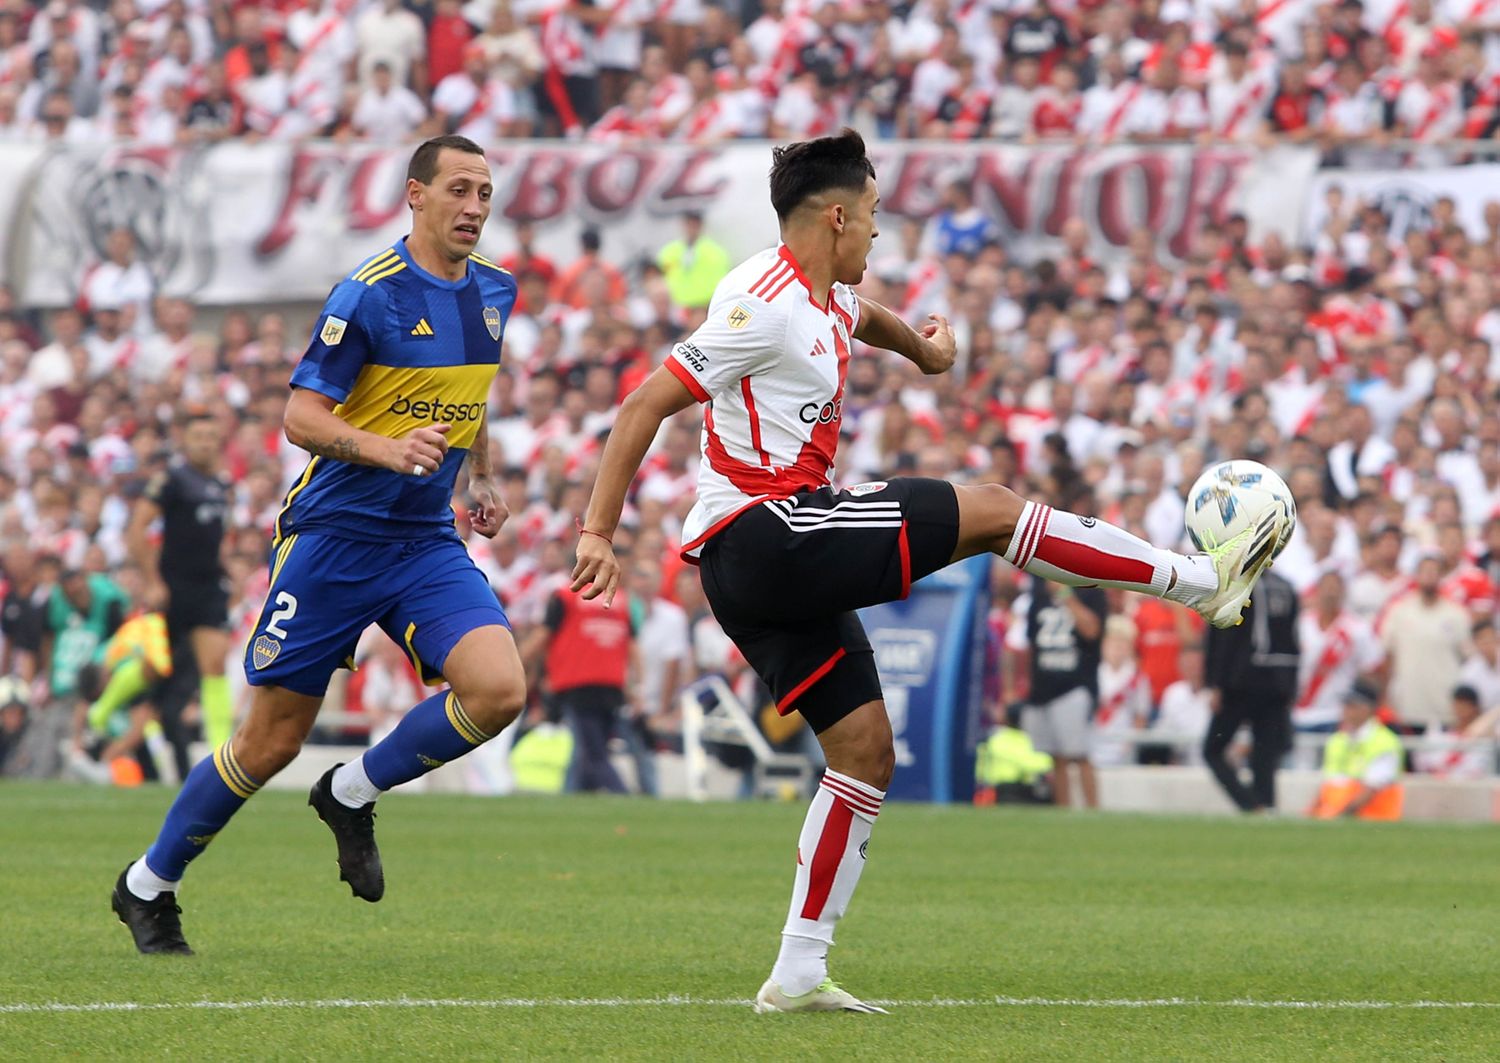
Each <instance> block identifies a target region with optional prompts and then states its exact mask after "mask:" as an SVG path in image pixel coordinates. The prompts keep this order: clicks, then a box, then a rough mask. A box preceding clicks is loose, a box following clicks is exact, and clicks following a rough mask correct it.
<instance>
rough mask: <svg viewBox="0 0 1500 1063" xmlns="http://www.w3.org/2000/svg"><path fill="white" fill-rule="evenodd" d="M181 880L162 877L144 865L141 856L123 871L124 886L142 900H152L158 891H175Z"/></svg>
mask: <svg viewBox="0 0 1500 1063" xmlns="http://www.w3.org/2000/svg"><path fill="white" fill-rule="evenodd" d="M181 884H182V883H181V881H180V880H179V881H178V882H173V881H172V880H170V879H165V878H162V877H161V876H160V875H158V874H157V873H156V872H155V871H152V870H151V869H150V868H149V867H147V866H146V858H145V857H144V856H143V857H141V858H140V859H139V860H137V861H136V862H135V863H133V864H131V865H130V870H129V871H127V872H125V888H126V889H128V890H129V891H130V892H131V893H133V894H135V895H136V896H137V897H139V898H140V899H141V900H143V901H154V900H156V896H157V894H159V893H176V892H177V889H178V887H179V886H180V885H181Z"/></svg>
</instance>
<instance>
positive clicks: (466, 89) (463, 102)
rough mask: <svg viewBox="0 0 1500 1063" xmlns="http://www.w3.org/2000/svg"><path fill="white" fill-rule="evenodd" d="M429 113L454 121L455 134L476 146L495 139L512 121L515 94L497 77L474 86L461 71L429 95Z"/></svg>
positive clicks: (470, 78)
mask: <svg viewBox="0 0 1500 1063" xmlns="http://www.w3.org/2000/svg"><path fill="white" fill-rule="evenodd" d="M432 109H433V110H434V111H441V112H442V113H443V114H445V115H449V116H452V117H454V118H457V119H458V127H457V129H456V130H455V132H457V133H459V134H460V135H462V136H466V137H468V138H469V139H470V140H473V141H476V142H478V143H480V144H488V143H490V142H491V141H494V140H496V139H498V138H499V136H500V134H501V132H502V131H503V129H504V126H505V124H506V123H507V122H513V121H515V118H516V110H517V107H516V92H515V89H513V88H511V87H510V86H509V85H508V84H506V83H505V82H504V81H502V80H500V79H499V78H498V77H489V78H486V79H485V82H484V84H483V85H476V84H475V83H474V79H473V78H472V77H470V76H469V75H468V73H466V72H465V71H462V70H460V71H458V72H457V73H453V74H449V75H448V76H447V77H445V78H443V80H442V81H439V82H438V84H437V88H436V89H434V90H433V93H432Z"/></svg>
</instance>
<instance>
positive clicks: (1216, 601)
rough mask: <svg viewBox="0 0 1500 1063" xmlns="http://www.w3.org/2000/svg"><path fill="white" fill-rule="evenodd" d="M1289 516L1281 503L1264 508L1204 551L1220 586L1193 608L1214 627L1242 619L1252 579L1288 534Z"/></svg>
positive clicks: (1269, 561) (1275, 552)
mask: <svg viewBox="0 0 1500 1063" xmlns="http://www.w3.org/2000/svg"><path fill="white" fill-rule="evenodd" d="M1289 524H1290V515H1289V514H1288V513H1287V511H1286V507H1285V506H1282V505H1280V504H1278V505H1274V506H1268V507H1266V511H1265V513H1264V514H1262V515H1261V518H1260V520H1259V521H1257V522H1256V523H1255V524H1253V525H1251V526H1250V527H1248V528H1246V529H1245V530H1244V531H1242V532H1240V533H1239V534H1238V535H1236V536H1235V537H1234V538H1232V539H1230V540H1229V541H1228V542H1226V543H1224V544H1223V545H1222V546H1216V547H1214V548H1213V549H1211V550H1207V551H1205V553H1207V555H1208V559H1209V560H1210V561H1212V562H1213V566H1214V571H1215V572H1217V573H1218V576H1219V589H1218V591H1217V592H1216V593H1214V594H1211V595H1209V596H1208V597H1207V598H1205V599H1203V600H1202V601H1201V602H1199V603H1198V604H1197V605H1195V606H1194V607H1193V608H1194V609H1196V610H1197V611H1198V612H1199V613H1201V614H1203V618H1204V619H1205V620H1207V621H1208V622H1209V623H1210V624H1212V625H1213V626H1214V627H1235V626H1236V625H1238V624H1241V623H1243V622H1244V619H1245V616H1244V613H1245V607H1246V606H1247V605H1249V604H1250V592H1251V591H1252V590H1254V589H1255V581H1256V580H1258V579H1260V574H1261V573H1262V572H1264V571H1265V570H1266V569H1267V568H1268V567H1269V566H1270V564H1271V560H1272V559H1273V558H1274V557H1275V556H1276V554H1277V552H1278V548H1279V547H1280V546H1281V545H1282V540H1283V539H1284V538H1286V536H1287V533H1288V530H1289V529H1288V525H1289Z"/></svg>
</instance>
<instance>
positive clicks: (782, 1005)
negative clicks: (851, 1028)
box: [755, 978, 890, 1015]
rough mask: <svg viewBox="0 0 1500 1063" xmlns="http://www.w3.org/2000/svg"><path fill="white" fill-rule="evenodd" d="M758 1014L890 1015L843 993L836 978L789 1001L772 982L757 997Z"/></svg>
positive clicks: (827, 979)
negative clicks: (791, 1012)
mask: <svg viewBox="0 0 1500 1063" xmlns="http://www.w3.org/2000/svg"><path fill="white" fill-rule="evenodd" d="M755 1010H756V1013H757V1014H760V1015H767V1014H770V1013H771V1012H773V1011H862V1012H866V1013H868V1014H872V1015H889V1014H890V1012H888V1011H886V1010H885V1009H884V1008H877V1007H876V1006H875V1005H874V1004H866V1003H865V1002H864V1001H863V1000H860V999H859V998H857V997H855V996H852V995H851V994H849V993H847V992H845V991H844V990H843V989H840V988H839V986H838V983H836V982H835V981H834V980H833V979H832V978H825V979H823V982H822V984H821V985H819V986H818V987H817V988H815V989H811V990H809V991H808V992H806V993H803V994H802V995H801V996H797V997H789V996H787V995H786V994H785V993H783V992H782V991H781V987H780V986H779V985H777V984H776V983H775V982H773V981H771V980H770V979H769V978H767V979H766V984H765V985H763V986H761V987H760V992H759V993H757V994H755Z"/></svg>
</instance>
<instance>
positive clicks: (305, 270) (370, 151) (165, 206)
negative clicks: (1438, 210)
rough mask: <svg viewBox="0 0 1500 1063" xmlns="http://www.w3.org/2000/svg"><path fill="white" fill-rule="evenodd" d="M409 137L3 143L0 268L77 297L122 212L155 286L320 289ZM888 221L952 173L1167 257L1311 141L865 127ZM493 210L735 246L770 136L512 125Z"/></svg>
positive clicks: (235, 294) (1265, 209) (995, 196)
mask: <svg viewBox="0 0 1500 1063" xmlns="http://www.w3.org/2000/svg"><path fill="white" fill-rule="evenodd" d="M410 153H411V148H410V146H400V147H379V146H372V145H367V144H335V143H327V142H310V143H303V144H281V143H270V142H258V143H238V142H234V143H224V144H219V145H215V146H212V147H206V148H195V149H177V148H162V147H141V146H133V145H114V146H95V145H80V146H66V147H60V148H44V147H42V146H40V145H35V144H25V143H0V225H3V226H4V228H3V229H0V242H3V249H4V254H3V255H0V271H3V273H0V276H3V279H4V281H5V282H6V283H8V284H9V285H10V286H11V287H12V288H13V289H14V290H15V293H16V295H17V297H18V299H19V300H20V302H21V303H22V304H23V305H28V306H58V305H62V304H65V303H69V302H72V301H73V300H74V299H76V297H77V294H78V288H79V284H80V280H81V278H82V276H83V275H84V272H85V270H86V269H87V268H88V267H89V266H90V265H92V264H93V263H95V262H98V261H99V260H100V259H101V257H102V256H103V250H104V247H105V240H106V236H107V234H108V233H109V231H110V230H111V229H113V228H116V227H119V226H126V227H128V228H130V229H131V230H132V231H133V232H134V233H135V234H136V237H137V240H138V242H139V246H140V247H141V248H142V251H143V257H144V259H145V261H146V262H147V263H148V264H149V266H150V267H151V269H152V270H153V271H154V272H155V274H156V276H157V279H158V282H159V284H160V290H162V291H163V292H165V293H167V294H169V295H178V296H183V297H187V298H191V299H193V300H194V301H195V302H198V303H201V304H204V305H226V304H235V303H255V302H271V301H304V300H305V301H317V300H321V299H322V298H323V297H324V296H325V295H326V294H327V292H328V289H329V288H330V287H332V285H333V284H335V283H336V282H337V281H338V280H339V278H340V277H342V276H343V275H344V274H345V273H347V272H348V271H349V270H350V269H351V268H352V267H353V266H355V265H356V264H357V263H358V262H360V261H361V260H362V259H363V258H365V257H366V256H367V255H369V254H371V253H372V252H373V251H375V250H377V249H379V248H380V247H382V246H385V245H388V244H389V243H392V242H394V241H395V240H397V239H399V238H400V237H401V236H402V235H403V234H404V233H405V232H407V231H408V228H409V215H408V211H407V207H406V196H405V176H406V164H407V160H408V158H409V156H410ZM871 153H872V157H873V159H874V161H875V165H876V168H877V174H878V177H879V180H880V188H881V196H882V202H881V210H882V224H883V229H884V235H883V237H882V241H881V244H880V245H878V246H877V256H876V257H878V256H879V253H880V251H881V250H885V251H886V252H887V253H888V254H890V253H897V252H898V249H899V225H900V223H901V221H902V220H904V219H925V218H928V217H930V216H931V215H932V214H933V213H934V212H935V211H937V210H940V209H941V204H942V196H943V192H944V189H945V188H946V187H947V186H949V185H950V184H952V183H953V182H955V181H960V182H963V183H965V184H967V185H968V186H969V187H970V188H972V189H973V191H974V193H975V196H976V199H977V202H978V203H979V204H980V205H981V206H982V207H984V208H985V209H987V210H988V211H990V212H991V214H992V215H993V216H994V217H995V218H996V220H997V222H998V225H999V229H1000V233H1001V236H1002V238H1003V239H1004V241H1005V244H1006V246H1007V248H1008V249H1009V250H1010V251H1011V252H1012V254H1013V255H1015V256H1016V257H1017V258H1018V259H1019V260H1021V261H1023V262H1025V261H1032V260H1034V259H1036V258H1038V257H1042V256H1045V255H1047V254H1049V253H1051V252H1052V251H1054V250H1055V249H1056V248H1057V247H1059V246H1060V242H1059V236H1060V234H1061V232H1062V227H1063V223H1064V222H1065V221H1066V220H1067V219H1069V218H1070V217H1075V216H1076V217H1081V218H1083V219H1084V220H1085V222H1086V223H1087V224H1088V227H1089V231H1090V233H1091V234H1092V237H1093V240H1092V248H1091V253H1092V254H1093V255H1094V257H1095V258H1097V259H1099V260H1101V261H1105V262H1108V261H1111V260H1117V259H1118V258H1119V257H1120V256H1122V255H1123V254H1124V253H1125V249H1126V247H1127V244H1128V242H1129V240H1130V238H1131V235H1132V234H1133V233H1135V232H1136V231H1138V230H1141V229H1145V230H1148V231H1150V232H1151V233H1152V234H1153V235H1154V237H1155V239H1156V243H1157V250H1158V253H1159V254H1160V256H1161V257H1162V258H1163V259H1164V260H1165V261H1168V262H1171V261H1174V260H1180V259H1182V258H1183V257H1185V256H1186V255H1188V254H1189V253H1190V252H1191V251H1192V249H1193V247H1194V244H1195V241H1196V240H1197V239H1198V236H1199V234H1200V233H1201V232H1202V228H1203V226H1204V225H1205V224H1207V223H1209V222H1211V221H1218V220H1222V219H1223V218H1224V217H1225V216H1227V215H1229V214H1232V213H1237V212H1239V213H1244V214H1245V215H1246V216H1247V217H1248V218H1249V220H1250V222H1251V224H1252V228H1253V230H1255V231H1258V232H1261V233H1264V232H1267V231H1272V230H1275V231H1280V232H1282V234H1283V235H1284V236H1286V237H1288V238H1290V237H1293V236H1294V235H1295V231H1294V228H1295V225H1296V223H1297V218H1298V217H1299V216H1300V214H1301V212H1302V204H1301V196H1302V192H1303V191H1304V190H1305V189H1306V188H1307V187H1308V185H1309V183H1310V181H1311V180H1312V177H1313V173H1314V169H1315V167H1316V164H1317V154H1316V152H1315V151H1314V150H1311V149H1306V148H1291V147H1288V148H1275V149H1271V150H1268V151H1258V150H1254V149H1241V148H1193V147H1188V146H1184V145H1155V146H1144V147H1143V146H1119V147H1106V148H1097V149H1083V148H1075V147H1072V146H1059V147H1049V146H1023V145H976V144H953V145H949V144H930V143H882V144H877V145H874V146H872V149H871ZM489 162H490V165H491V167H492V169H493V172H494V174H495V186H496V187H495V193H494V198H493V201H492V202H493V211H494V212H493V214H492V215H491V218H490V223H489V227H488V228H487V230H486V232H485V237H484V240H483V241H482V243H481V244H480V248H479V250H480V253H481V254H485V255H487V256H489V257H491V258H496V257H502V256H504V255H505V254H506V253H507V252H508V251H509V250H510V249H511V247H512V246H513V242H514V236H513V228H512V225H511V224H510V223H513V222H519V221H531V222H534V223H536V227H537V232H538V239H537V245H538V247H539V249H540V250H542V251H543V252H545V253H547V254H550V255H554V256H557V257H560V258H562V259H563V260H564V261H569V260H571V259H572V258H573V257H574V256H575V255H576V254H577V249H578V237H579V234H580V233H581V232H582V231H583V229H585V228H586V227H596V228H598V229H599V230H600V231H601V233H602V234H603V238H604V251H605V254H606V255H607V256H608V257H610V258H611V259H612V260H614V261H631V260H633V259H635V258H637V257H639V256H643V255H652V254H654V253H655V252H656V251H657V249H659V248H660V247H661V246H662V245H663V244H664V243H666V242H667V241H668V240H671V239H673V238H674V237H676V236H677V235H678V229H677V227H676V226H675V225H674V224H673V219H675V218H676V217H678V216H680V215H682V214H683V213H686V212H688V211H698V212H701V213H702V214H703V215H704V216H705V219H706V222H707V229H708V231H709V233H710V234H711V235H713V236H714V237H715V238H717V239H718V240H720V241H721V242H722V243H724V244H725V246H726V247H727V248H728V249H729V251H730V252H731V253H732V254H733V255H735V256H748V255H749V254H751V253H753V252H754V251H756V250H759V249H760V248H762V247H764V246H766V245H767V244H769V243H771V242H772V241H774V239H775V235H776V224H775V216H774V215H773V213H772V211H771V206H770V203H769V199H768V195H767V186H766V174H767V172H768V171H769V169H770V165H771V146H770V145H769V144H766V143H760V142H757V143H748V142H746V143H733V144H726V145H722V146H716V147H694V146H691V145H651V146H647V147H630V146H614V145H609V146H606V145H587V144H584V145H576V144H561V143H547V142H539V141H523V142H507V143H504V144H502V145H500V146H498V147H496V148H494V149H493V150H491V151H490V152H489Z"/></svg>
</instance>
